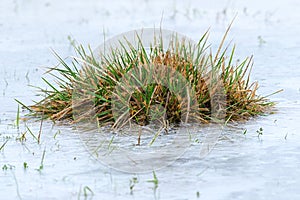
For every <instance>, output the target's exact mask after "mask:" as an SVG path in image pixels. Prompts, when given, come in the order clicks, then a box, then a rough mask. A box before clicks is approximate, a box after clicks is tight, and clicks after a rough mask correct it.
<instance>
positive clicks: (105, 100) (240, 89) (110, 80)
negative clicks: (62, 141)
mask: <svg viewBox="0 0 300 200" xmlns="http://www.w3.org/2000/svg"><path fill="white" fill-rule="evenodd" d="M229 29H230V26H229V28H228V30H227V31H226V32H225V34H224V37H223V38H222V40H221V42H220V45H219V48H218V50H217V52H216V54H215V55H213V53H212V50H211V49H210V48H209V44H208V35H209V33H208V32H205V33H204V34H203V35H202V36H201V37H200V40H199V41H198V43H197V45H196V46H193V45H192V44H190V43H187V42H185V41H179V40H176V39H175V40H173V41H172V42H171V43H170V44H169V45H168V48H164V47H163V41H162V39H161V38H160V37H158V38H153V43H152V44H150V52H147V51H146V49H145V47H144V46H143V44H142V42H141V41H140V42H139V45H138V47H137V48H134V47H133V45H132V44H130V43H129V42H128V43H121V44H120V45H121V47H122V48H121V49H112V50H111V52H110V54H109V55H106V56H105V57H102V59H101V62H100V61H99V60H98V59H96V57H97V56H98V55H93V52H92V51H91V49H90V47H88V48H87V49H85V48H84V47H83V46H82V45H76V44H75V43H74V42H73V43H72V44H73V47H74V50H75V51H76V53H77V57H73V58H72V60H71V63H68V62H67V61H66V60H64V59H62V58H61V57H60V56H59V55H58V54H57V53H55V52H54V55H55V56H56V58H57V59H58V61H59V63H60V66H58V67H57V66H56V67H52V68H49V71H48V72H47V73H48V74H50V75H52V77H53V78H54V80H55V83H52V80H51V81H50V80H47V79H45V78H43V81H44V82H45V83H46V85H47V86H48V87H49V88H50V89H43V88H40V87H37V88H38V89H39V91H40V93H39V94H40V95H41V96H42V100H41V101H39V102H35V104H34V105H32V106H26V105H24V104H22V103H21V102H19V101H18V102H19V103H20V104H21V105H23V107H24V108H26V109H28V110H29V111H30V113H31V114H32V115H34V116H43V118H44V117H45V118H50V119H52V120H54V121H57V120H69V121H72V122H78V121H81V120H85V116H87V115H91V114H90V113H91V110H84V109H81V110H80V107H82V108H86V105H87V104H89V102H92V104H93V106H92V113H94V114H93V116H92V117H93V119H96V120H97V122H98V123H99V124H100V125H107V124H113V125H116V124H118V125H122V124H123V123H124V122H122V120H121V119H120V118H118V119H115V118H114V116H113V107H112V96H113V95H119V96H118V97H119V99H120V100H121V101H124V98H123V97H122V95H123V94H115V93H114V92H115V91H114V90H115V88H116V87H117V85H118V84H119V83H120V81H121V79H122V77H124V76H126V73H127V72H128V71H130V70H132V69H138V70H139V68H143V67H144V66H149V65H166V66H169V67H171V68H172V69H175V70H176V71H177V72H179V73H180V74H181V75H182V76H183V77H184V78H185V79H186V81H187V82H188V84H189V85H190V86H191V87H192V88H193V90H194V91H195V95H196V102H197V104H198V107H197V116H193V117H195V118H196V119H198V120H200V121H201V122H204V123H208V122H210V121H211V120H212V118H213V116H212V112H213V110H215V109H219V111H218V112H219V113H225V116H224V118H225V122H226V123H227V122H230V121H240V120H247V119H249V118H251V117H253V116H257V115H260V114H263V113H266V112H268V111H269V110H270V108H271V107H272V106H273V105H274V103H273V102H271V101H269V100H268V98H267V97H268V96H260V95H258V94H257V90H258V88H259V85H258V82H251V81H250V74H251V68H252V66H253V58H252V56H250V57H247V58H245V59H244V60H242V61H241V62H235V61H234V54H235V51H236V47H235V46H233V47H232V48H231V49H230V48H229V46H227V47H225V48H224V47H223V46H224V42H225V39H226V36H227V34H228V31H229ZM137 38H139V39H140V36H139V35H137ZM175 38H176V37H175ZM128 47H129V50H128ZM228 52H229V55H227V54H228ZM216 76H217V77H218V79H216ZM220 85H222V87H223V89H224V90H222V92H223V95H224V96H225V97H226V99H225V102H219V104H218V105H216V107H217V108H215V107H212V104H211V102H212V101H213V100H214V99H213V98H214V97H215V96H216V95H218V92H220V91H218V87H220ZM174 87H176V86H174ZM78 88H80V89H78ZM127 89H128V88H127ZM124 90H126V86H124ZM78 91H80V94H84V95H83V96H81V98H77V99H74V97H75V98H76V95H78ZM125 92H126V91H125ZM76 93H77V94H76ZM275 93H276V92H275ZM275 93H274V94H275ZM188 98H189V97H187V99H181V101H179V99H178V96H176V94H174V93H173V92H172V91H171V90H170V89H169V88H166V87H164V86H163V85H160V84H149V85H146V86H142V85H141V87H140V88H136V90H135V91H134V92H133V93H132V95H131V98H130V100H129V105H130V108H129V113H130V117H131V119H133V120H134V121H135V122H136V123H138V124H142V125H145V124H148V123H149V122H150V121H151V120H152V118H151V117H152V116H151V113H150V110H151V107H152V106H153V105H160V106H162V107H163V108H164V109H165V110H166V113H165V116H164V119H165V120H166V121H167V122H163V123H164V124H166V123H167V124H169V123H178V122H180V120H181V118H180V117H181V115H182V114H183V113H186V112H188V111H186V110H182V108H183V105H182V102H189V101H190V100H189V99H188ZM74 102H75V103H74ZM75 110H77V111H75ZM78 110H79V112H80V116H79V117H78V114H77V113H74V112H78ZM76 114H77V117H76V118H75V117H74V115H76ZM39 136H40V134H39ZM38 139H39V137H38Z"/></svg>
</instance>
